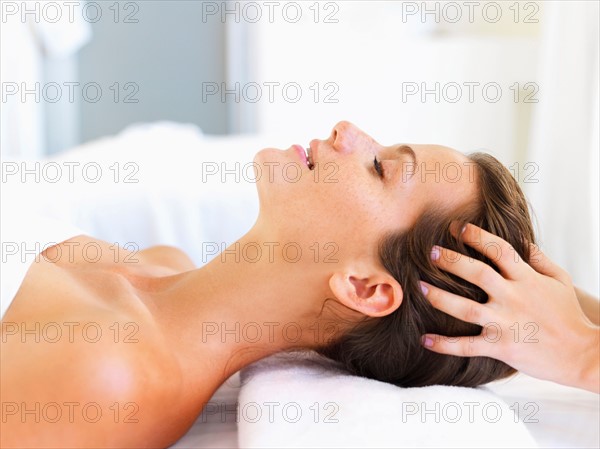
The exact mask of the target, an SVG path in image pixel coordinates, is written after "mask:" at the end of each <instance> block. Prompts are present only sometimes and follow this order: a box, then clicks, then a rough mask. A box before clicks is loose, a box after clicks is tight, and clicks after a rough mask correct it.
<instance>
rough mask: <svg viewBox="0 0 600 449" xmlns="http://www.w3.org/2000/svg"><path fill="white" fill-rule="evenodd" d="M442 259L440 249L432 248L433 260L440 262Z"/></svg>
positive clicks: (437, 247)
mask: <svg viewBox="0 0 600 449" xmlns="http://www.w3.org/2000/svg"><path fill="white" fill-rule="evenodd" d="M439 258H440V247H439V246H434V247H433V248H431V260H438V259H439Z"/></svg>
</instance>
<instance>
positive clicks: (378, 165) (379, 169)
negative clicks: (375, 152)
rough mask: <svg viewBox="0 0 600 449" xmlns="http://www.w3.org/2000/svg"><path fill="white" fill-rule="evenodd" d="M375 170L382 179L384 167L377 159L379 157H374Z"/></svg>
mask: <svg viewBox="0 0 600 449" xmlns="http://www.w3.org/2000/svg"><path fill="white" fill-rule="evenodd" d="M373 168H374V169H375V171H376V172H377V174H378V175H379V177H380V178H383V177H384V176H383V166H382V165H381V162H379V160H378V159H377V156H375V157H373Z"/></svg>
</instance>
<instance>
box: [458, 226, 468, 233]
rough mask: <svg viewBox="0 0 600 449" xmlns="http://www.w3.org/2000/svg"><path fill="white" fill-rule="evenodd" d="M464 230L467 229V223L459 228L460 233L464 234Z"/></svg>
mask: <svg viewBox="0 0 600 449" xmlns="http://www.w3.org/2000/svg"><path fill="white" fill-rule="evenodd" d="M466 230H467V225H464V226H463V227H462V229H461V230H460V233H461V234H464V233H465V231H466Z"/></svg>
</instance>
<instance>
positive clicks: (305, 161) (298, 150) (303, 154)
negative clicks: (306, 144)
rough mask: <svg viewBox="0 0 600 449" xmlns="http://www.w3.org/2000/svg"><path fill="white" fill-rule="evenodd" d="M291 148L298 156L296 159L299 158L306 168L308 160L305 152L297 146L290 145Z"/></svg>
mask: <svg viewBox="0 0 600 449" xmlns="http://www.w3.org/2000/svg"><path fill="white" fill-rule="evenodd" d="M292 148H293V149H294V151H295V152H296V154H298V157H300V160H301V161H302V162H303V163H304V165H306V166H307V167H308V159H307V158H306V152H305V151H304V148H303V147H302V146H300V145H298V144H294V145H292Z"/></svg>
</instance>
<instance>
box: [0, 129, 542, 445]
mask: <svg viewBox="0 0 600 449" xmlns="http://www.w3.org/2000/svg"><path fill="white" fill-rule="evenodd" d="M255 162H256V164H257V167H259V168H261V172H262V174H263V176H261V177H260V179H259V180H258V182H257V189H258V194H259V199H260V211H259V216H258V218H257V221H256V223H255V224H254V226H253V227H252V228H251V229H250V230H249V231H248V233H247V234H246V235H244V236H243V237H242V238H240V239H239V240H238V241H237V242H236V243H235V244H233V245H231V246H230V247H229V248H227V250H226V251H224V252H223V253H222V254H221V256H220V257H217V258H215V259H214V260H212V261H211V262H210V263H208V264H207V265H206V266H204V267H202V268H200V269H196V268H195V267H194V265H193V264H192V262H191V260H190V259H189V258H188V257H187V256H186V255H185V254H184V253H183V252H181V251H179V250H177V249H175V248H171V247H164V246H159V247H152V248H149V249H147V250H145V251H141V252H139V253H137V254H133V253H131V252H129V251H126V250H124V249H122V248H118V251H115V247H114V245H110V244H109V243H107V242H103V241H99V240H95V239H93V238H91V237H89V236H85V235H78V236H76V237H73V238H70V239H68V240H66V241H63V242H61V243H60V244H58V245H55V246H53V247H51V248H48V249H46V250H45V251H44V252H43V256H44V257H41V258H40V259H39V261H37V262H36V263H34V264H32V266H31V267H30V269H29V271H28V272H27V275H26V277H25V279H24V281H23V283H22V285H21V287H20V289H19V291H18V292H17V294H16V295H15V297H14V300H13V302H12V304H11V306H10V308H9V309H8V311H7V312H6V315H5V316H4V317H3V326H2V329H3V338H2V360H1V370H2V372H1V374H2V376H1V389H2V395H3V398H2V402H3V407H5V408H6V409H3V421H4V422H3V430H2V442H1V443H2V446H3V447H13V446H20V447H40V446H43V447H71V446H73V447H95V448H96V447H113V446H114V447H142V446H144V447H164V446H168V445H169V444H172V443H173V442H174V441H176V440H177V439H178V438H179V437H180V436H181V435H182V434H183V433H184V432H185V431H186V430H187V429H188V428H189V426H191V425H192V423H193V422H194V420H195V418H196V417H197V416H198V414H199V413H200V412H201V410H202V407H203V404H205V403H206V402H207V401H208V400H209V399H210V397H211V396H212V394H213V393H214V391H215V390H216V389H217V388H218V387H219V385H221V384H222V383H223V382H224V381H225V380H226V379H227V378H228V377H229V376H230V375H231V374H233V373H235V372H236V371H238V370H239V369H241V368H242V367H244V366H246V365H248V364H250V363H252V362H254V361H256V360H258V359H260V358H263V357H265V356H268V355H270V354H273V353H275V352H278V351H283V350H288V349H296V348H307V349H314V350H316V351H319V352H320V353H322V354H325V355H327V356H329V357H331V358H333V359H336V360H338V361H340V363H342V364H343V365H345V366H346V367H347V368H348V369H349V370H350V371H351V372H354V373H356V374H360V375H364V376H369V377H374V378H377V379H380V380H384V381H388V382H392V383H395V384H397V385H401V386H416V385H430V384H436V383H441V384H449V385H466V386H475V385H478V384H481V383H485V382H488V381H491V380H494V379H497V378H501V377H504V376H507V375H509V374H511V373H513V372H514V369H512V368H511V367H510V366H508V365H506V364H504V363H503V362H499V361H496V360H493V359H489V358H483V357H479V358H472V359H466V358H458V357H454V356H447V355H441V354H437V353H435V352H432V351H429V350H427V349H425V348H423V347H422V346H421V344H420V341H421V338H420V337H421V334H423V333H425V332H433V333H443V334H446V335H476V334H478V333H479V332H480V331H481V328H480V327H479V326H477V325H474V324H469V323H465V322H462V321H460V320H457V319H455V318H452V317H450V316H449V315H446V314H445V313H442V312H440V311H437V310H436V309H435V308H434V307H432V306H431V304H429V302H428V301H427V299H426V298H425V296H424V294H423V291H422V290H421V284H420V280H423V281H425V282H427V283H428V285H435V286H438V287H441V288H444V289H446V290H449V291H451V292H453V293H455V294H459V295H461V296H466V297H468V298H470V299H472V300H474V301H477V302H485V301H486V300H487V295H486V294H485V292H484V291H483V290H481V289H480V288H479V287H476V286H475V285H473V284H470V283H468V282H465V281H463V280H461V279H460V278H458V277H456V276H454V275H452V274H448V273H447V272H445V271H443V270H441V269H439V268H438V267H437V266H436V264H435V262H434V261H433V260H432V259H431V257H430V250H431V247H432V246H433V245H441V246H444V247H447V248H450V249H454V250H456V251H463V252H464V251H467V252H468V253H469V254H470V255H471V256H472V257H475V258H478V259H481V260H483V261H484V262H486V263H487V264H491V262H492V259H493V257H491V256H490V258H485V257H484V256H482V255H481V254H480V252H478V251H477V250H473V249H469V248H468V247H465V246H464V245H463V244H462V243H461V239H460V238H458V239H455V238H454V237H453V235H452V233H451V228H452V229H453V230H454V231H455V228H456V225H457V223H458V225H459V226H460V225H461V224H462V223H465V222H467V221H469V222H472V223H475V224H476V225H479V226H482V227H483V228H485V229H488V230H489V231H491V232H493V233H495V234H498V235H499V236H500V237H502V238H504V239H505V240H507V241H508V242H509V243H510V244H511V245H512V247H513V248H514V249H515V250H516V253H517V254H518V256H519V257H521V258H523V259H525V260H527V259H528V257H529V250H530V249H529V248H530V247H529V244H530V243H531V242H533V241H534V236H533V231H532V227H531V222H530V219H529V215H528V212H527V205H526V202H525V200H524V197H523V195H522V193H521V191H520V189H519V187H518V185H517V184H516V182H515V181H514V179H512V177H511V176H510V174H509V172H508V171H507V170H506V169H505V168H504V167H503V166H502V165H501V164H500V163H498V162H497V161H496V160H495V159H494V158H492V157H491V156H488V155H484V154H475V155H472V156H471V157H466V156H464V155H463V154H461V153H459V152H456V151H454V150H451V149H449V148H445V147H440V146H434V145H412V146H410V147H409V146H406V145H393V146H382V145H380V144H378V143H377V142H375V141H374V140H373V139H372V138H371V137H369V136H368V135H366V134H365V133H363V132H362V131H360V130H359V129H358V128H356V127H355V126H354V125H352V124H350V123H348V122H340V123H338V124H337V125H336V126H335V127H334V128H333V131H332V133H331V135H330V136H329V138H328V139H326V140H313V141H311V143H310V151H309V154H308V156H307V155H306V154H304V152H303V151H302V148H301V147H298V146H293V147H291V148H290V149H288V150H286V151H280V150H275V149H264V150H262V151H260V152H259V153H258V154H257V155H256V157H255ZM290 164H293V165H295V166H297V167H300V170H301V171H300V172H299V173H300V174H301V176H291V175H290V172H289V171H284V170H283V169H281V168H282V167H288V168H289V167H290ZM278 167H279V168H280V169H278ZM288 168H286V170H288ZM257 172H258V170H257ZM453 222H456V223H454V224H453V226H450V224H451V223H453ZM92 242H93V243H94V244H95V245H99V247H100V248H101V252H100V257H99V259H98V260H96V258H94V260H95V262H90V259H89V257H86V254H85V253H84V252H83V250H82V249H83V248H85V247H86V244H89V243H92ZM483 252H485V251H483ZM67 255H68V257H67ZM9 323H10V324H13V325H15V323H16V324H17V325H18V326H17V328H16V329H15V328H14V327H11V328H10V332H8V329H9V326H8V324H9ZM44 329H46V334H45V335H42V338H37V339H36V338H31V337H32V336H33V337H39V335H38V334H40V333H43V331H44ZM48 329H50V330H52V331H53V333H52V335H51V336H50V337H49V336H48V332H47V331H48ZM59 331H62V334H61V335H62V338H58V337H57V336H58V332H59ZM67 336H68V338H67ZM173 411H176V412H173ZM67 412H68V413H67Z"/></svg>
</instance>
